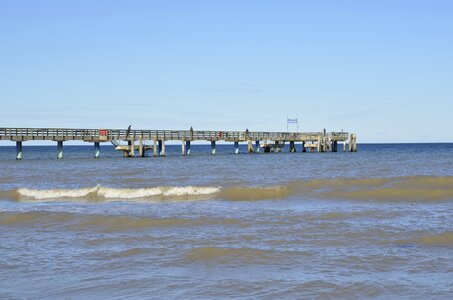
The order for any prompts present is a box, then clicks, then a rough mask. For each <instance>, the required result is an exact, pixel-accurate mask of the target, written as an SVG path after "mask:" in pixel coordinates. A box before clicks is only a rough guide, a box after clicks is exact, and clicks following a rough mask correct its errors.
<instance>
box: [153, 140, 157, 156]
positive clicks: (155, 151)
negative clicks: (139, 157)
mask: <svg viewBox="0 0 453 300" xmlns="http://www.w3.org/2000/svg"><path fill="white" fill-rule="evenodd" d="M153 154H154V157H157V139H156V138H154V140H153Z"/></svg>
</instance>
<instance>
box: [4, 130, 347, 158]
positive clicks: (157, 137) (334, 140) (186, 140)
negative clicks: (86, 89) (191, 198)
mask: <svg viewBox="0 0 453 300" xmlns="http://www.w3.org/2000/svg"><path fill="white" fill-rule="evenodd" d="M0 140H9V141H14V142H16V146H17V157H16V158H17V159H21V158H22V142H25V141H55V142H57V143H58V158H62V157H63V142H65V141H84V142H92V143H94V146H95V157H99V151H100V150H99V143H102V142H111V143H112V144H113V145H114V146H115V147H116V149H117V150H120V151H123V152H124V154H125V156H135V150H136V149H138V150H139V156H144V154H145V152H146V151H148V150H153V151H154V156H159V155H160V156H165V142H166V141H180V142H182V154H183V155H187V154H190V142H191V141H208V142H211V149H212V151H211V153H212V154H215V143H216V142H217V141H225V142H233V143H234V146H235V148H236V150H237V151H235V152H236V153H238V149H239V148H238V147H239V143H240V142H248V152H258V151H259V147H260V142H269V141H271V142H272V143H273V144H274V145H284V144H285V143H286V142H289V143H290V151H291V152H296V147H295V143H302V151H303V152H305V143H306V142H307V144H309V145H310V146H309V147H308V148H310V149H313V148H317V150H318V152H326V151H333V152H336V151H337V144H338V142H343V150H346V148H345V147H346V141H348V140H349V150H350V151H351V152H355V151H356V136H355V134H351V135H349V134H348V133H347V132H326V133H324V132H264V131H248V130H246V131H212V130H211V131H204V130H203V131H200V130H126V129H70V128H0ZM120 141H126V142H127V145H124V146H123V145H120ZM145 141H151V142H152V143H153V146H152V147H150V146H146V145H145ZM253 143H255V144H254V145H253ZM314 145H316V147H314ZM277 148H279V149H278V150H280V147H278V146H277ZM157 150H159V151H157ZM266 152H268V151H266ZM277 152H280V151H277Z"/></svg>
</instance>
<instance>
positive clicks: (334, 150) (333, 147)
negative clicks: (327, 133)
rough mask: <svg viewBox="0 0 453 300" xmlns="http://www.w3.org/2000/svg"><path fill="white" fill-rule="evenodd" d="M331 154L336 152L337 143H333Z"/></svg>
mask: <svg viewBox="0 0 453 300" xmlns="http://www.w3.org/2000/svg"><path fill="white" fill-rule="evenodd" d="M332 143H333V146H332V152H338V141H333V142H332Z"/></svg>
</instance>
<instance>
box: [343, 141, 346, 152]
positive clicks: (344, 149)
mask: <svg viewBox="0 0 453 300" xmlns="http://www.w3.org/2000/svg"><path fill="white" fill-rule="evenodd" d="M343 152H346V141H343Z"/></svg>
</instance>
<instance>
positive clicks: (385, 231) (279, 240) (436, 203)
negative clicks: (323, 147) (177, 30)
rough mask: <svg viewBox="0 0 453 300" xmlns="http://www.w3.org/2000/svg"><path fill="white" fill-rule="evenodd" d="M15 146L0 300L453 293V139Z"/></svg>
mask: <svg viewBox="0 0 453 300" xmlns="http://www.w3.org/2000/svg"><path fill="white" fill-rule="evenodd" d="M11 145H12V146H2V147H0V299H393V298H397V299H453V144H358V152H356V153H350V152H343V151H341V150H342V149H341V148H342V147H339V150H340V151H339V152H336V153H331V152H329V153H302V152H301V151H300V150H301V149H300V145H297V147H298V148H297V150H298V152H296V153H289V151H288V145H287V146H286V147H285V148H283V150H282V152H281V153H250V154H249V153H246V150H247V149H246V145H241V153H240V154H238V155H235V154H234V147H233V145H231V144H222V145H217V154H216V155H210V145H203V144H195V145H192V149H191V155H190V156H185V157H183V156H181V146H180V145H167V147H166V148H167V149H166V150H167V156H166V157H157V158H155V157H152V156H150V157H144V158H138V157H136V158H123V157H122V154H121V153H119V152H117V151H115V150H114V149H113V147H112V146H108V145H105V146H102V147H101V158H99V159H94V158H93V156H94V149H93V146H92V145H89V146H88V145H86V146H79V145H71V144H70V143H65V146H64V158H63V159H60V160H58V159H57V149H56V145H54V146H33V142H26V143H24V148H23V160H18V161H16V159H15V156H16V149H15V146H14V144H13V143H11ZM151 155H152V153H151Z"/></svg>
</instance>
